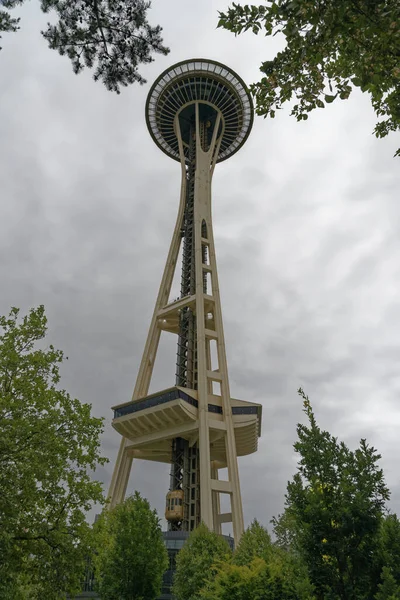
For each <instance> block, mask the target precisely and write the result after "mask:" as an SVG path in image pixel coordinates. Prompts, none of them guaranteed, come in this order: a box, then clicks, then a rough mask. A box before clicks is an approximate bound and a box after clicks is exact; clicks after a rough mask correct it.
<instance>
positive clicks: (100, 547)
mask: <svg viewBox="0 0 400 600" xmlns="http://www.w3.org/2000/svg"><path fill="white" fill-rule="evenodd" d="M95 550H96V552H95V555H94V565H95V578H96V582H97V585H98V590H99V592H100V595H101V598H102V599H103V600H155V598H157V597H158V595H159V593H160V589H161V583H162V576H163V573H164V571H165V570H166V569H167V566H168V555H167V551H166V548H165V544H164V540H163V536H162V532H161V527H160V520H159V518H158V516H157V512H156V511H155V510H152V509H151V508H150V504H149V503H148V501H147V500H146V499H145V498H142V497H141V496H140V494H139V493H138V492H135V494H134V495H133V496H131V497H129V498H127V499H126V500H125V502H123V503H121V504H119V505H118V506H116V507H115V508H113V509H112V510H107V509H105V510H104V511H103V513H102V515H101V517H100V519H99V520H98V521H97V523H96V524H95Z"/></svg>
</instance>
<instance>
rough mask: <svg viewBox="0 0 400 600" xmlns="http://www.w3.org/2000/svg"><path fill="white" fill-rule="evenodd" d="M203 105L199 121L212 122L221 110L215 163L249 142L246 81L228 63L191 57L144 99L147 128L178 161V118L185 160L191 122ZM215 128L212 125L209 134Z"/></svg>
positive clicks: (165, 74)
mask: <svg viewBox="0 0 400 600" xmlns="http://www.w3.org/2000/svg"><path fill="white" fill-rule="evenodd" d="M196 103H199V106H200V111H201V119H202V120H207V121H208V122H209V123H210V125H212V124H213V123H215V120H216V115H217V114H218V113H221V123H220V125H219V131H218V137H220V136H221V135H222V139H221V144H220V146H219V152H218V157H217V160H216V162H221V161H223V160H226V159H227V158H229V157H230V156H232V154H234V153H235V152H237V151H238V150H239V148H241V146H243V144H244V143H245V141H246V139H247V137H248V136H249V133H250V131H251V128H252V125H253V102H252V99H251V96H250V94H249V92H248V90H247V87H246V85H245V83H244V82H243V80H242V79H241V78H240V77H239V75H237V74H236V73H235V72H234V71H232V70H231V69H229V68H228V67H226V66H225V65H223V64H221V63H219V62H215V61H212V60H205V59H197V58H196V59H191V60H185V61H182V62H179V63H177V64H175V65H173V66H172V67H170V68H168V69H166V70H165V71H164V72H163V73H161V75H160V76H159V77H158V79H156V81H155V82H154V84H153V85H152V87H151V89H150V92H149V95H148V97H147V103H146V121H147V127H148V129H149V131H150V134H151V136H152V138H153V140H154V142H155V143H156V144H157V146H159V148H160V149H161V150H162V151H163V152H165V153H166V154H167V155H168V156H170V157H171V158H173V159H174V160H178V161H180V155H179V144H178V139H177V136H176V124H175V118H176V117H177V116H178V119H179V124H180V130H181V135H182V138H183V146H184V151H185V158H186V160H188V156H189V140H188V137H189V131H190V121H191V118H192V117H193V114H194V105H195V104H196ZM211 132H212V127H210V135H211Z"/></svg>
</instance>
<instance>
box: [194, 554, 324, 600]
mask: <svg viewBox="0 0 400 600" xmlns="http://www.w3.org/2000/svg"><path fill="white" fill-rule="evenodd" d="M298 567H299V564H298V563H297V562H296V561H295V560H293V559H292V557H291V556H290V555H289V554H288V553H287V552H284V551H283V550H281V549H279V548H276V547H275V548H274V547H271V549H270V550H269V555H268V558H267V559H262V558H257V557H256V558H253V560H252V561H251V562H250V563H249V564H248V565H235V564H234V563H233V562H232V561H230V562H224V563H222V564H220V565H219V567H218V571H217V574H216V577H215V578H213V579H212V580H210V581H209V582H207V584H206V585H205V587H204V588H203V590H202V591H201V593H200V598H202V599H203V600H312V598H313V586H312V585H311V584H310V582H309V580H308V577H307V572H306V570H305V569H304V567H303V568H301V569H299V568H298Z"/></svg>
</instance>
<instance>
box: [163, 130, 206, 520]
mask: <svg viewBox="0 0 400 600" xmlns="http://www.w3.org/2000/svg"><path fill="white" fill-rule="evenodd" d="M208 126H209V124H208V123H207V122H206V121H201V122H200V132H199V134H200V142H201V146H202V148H203V149H204V150H206V149H207V145H208V135H207V134H208V131H207V129H208ZM188 142H189V156H188V162H187V167H186V199H185V211H184V215H183V222H182V227H181V235H182V243H183V252H182V274H181V298H184V297H186V296H190V295H194V294H195V293H196V265H195V228H194V203H195V175H196V125H195V119H194V118H192V122H191V123H190V130H189V139H188ZM204 285H206V282H203V286H204ZM176 385H178V386H181V387H186V388H190V389H193V390H197V342H196V315H195V314H194V312H193V310H192V309H191V308H188V307H186V308H184V309H183V310H182V312H181V315H180V321H179V334H178V350H177V369H176ZM199 470H200V462H199V451H198V446H197V444H194V445H193V446H189V442H188V441H187V440H184V439H182V438H176V439H174V440H173V442H172V464H171V475H170V492H174V491H177V490H182V491H183V509H182V519H178V518H177V515H178V511H177V512H176V515H175V517H174V519H173V520H171V521H169V523H168V525H169V529H170V530H173V531H177V530H183V531H191V530H192V529H194V528H195V527H197V525H199V523H200V519H201V515H200V484H199V481H200V472H199ZM167 501H168V500H167ZM171 514H172V511H171Z"/></svg>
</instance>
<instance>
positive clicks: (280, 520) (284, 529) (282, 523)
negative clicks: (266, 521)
mask: <svg viewBox="0 0 400 600" xmlns="http://www.w3.org/2000/svg"><path fill="white" fill-rule="evenodd" d="M271 523H272V525H273V531H274V536H275V542H274V543H275V545H276V546H278V548H282V549H283V550H286V551H287V552H292V553H297V549H296V531H295V527H296V521H295V519H294V517H293V515H291V514H289V513H288V512H287V511H286V510H285V511H284V512H283V513H282V514H281V515H278V516H277V517H272V519H271Z"/></svg>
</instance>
